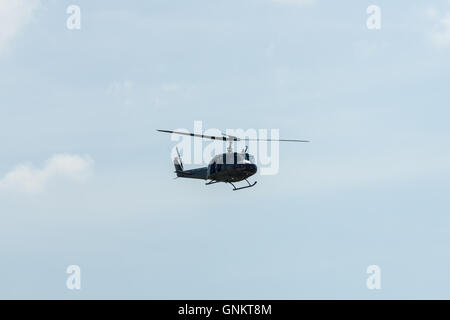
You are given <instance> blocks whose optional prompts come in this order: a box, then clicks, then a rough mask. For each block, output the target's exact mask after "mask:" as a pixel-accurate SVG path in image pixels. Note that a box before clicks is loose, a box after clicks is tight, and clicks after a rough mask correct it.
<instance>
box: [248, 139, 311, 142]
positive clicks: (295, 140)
mask: <svg viewBox="0 0 450 320" xmlns="http://www.w3.org/2000/svg"><path fill="white" fill-rule="evenodd" d="M242 140H248V141H282V142H309V140H297V139H242Z"/></svg>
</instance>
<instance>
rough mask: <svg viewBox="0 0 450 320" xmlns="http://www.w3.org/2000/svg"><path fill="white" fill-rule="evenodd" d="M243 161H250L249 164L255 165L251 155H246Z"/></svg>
mask: <svg viewBox="0 0 450 320" xmlns="http://www.w3.org/2000/svg"><path fill="white" fill-rule="evenodd" d="M245 160H248V161H250V162H251V163H255V157H254V156H252V155H251V154H249V153H246V154H245Z"/></svg>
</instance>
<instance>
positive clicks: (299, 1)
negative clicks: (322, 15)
mask: <svg viewBox="0 0 450 320" xmlns="http://www.w3.org/2000/svg"><path fill="white" fill-rule="evenodd" d="M272 1H273V2H277V3H282V4H292V5H308V4H313V3H314V2H315V0H272Z"/></svg>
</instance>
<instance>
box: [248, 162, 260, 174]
mask: <svg viewBox="0 0 450 320" xmlns="http://www.w3.org/2000/svg"><path fill="white" fill-rule="evenodd" d="M247 171H249V172H250V173H251V174H255V173H256V171H258V168H257V167H256V164H253V163H249V164H247Z"/></svg>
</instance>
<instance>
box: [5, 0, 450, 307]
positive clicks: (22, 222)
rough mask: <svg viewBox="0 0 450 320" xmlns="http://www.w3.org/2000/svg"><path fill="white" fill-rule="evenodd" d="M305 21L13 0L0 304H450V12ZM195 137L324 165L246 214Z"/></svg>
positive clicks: (226, 10) (386, 6)
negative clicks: (228, 139)
mask: <svg viewBox="0 0 450 320" xmlns="http://www.w3.org/2000/svg"><path fill="white" fill-rule="evenodd" d="M11 2H15V3H16V5H11ZM302 2H304V1H295V0H292V1H274V0H240V1H234V0H233V1H231V0H227V1H206V0H192V1H184V0H183V1H181V0H179V1H167V0H160V1H154V0H152V1H145V2H144V1H137V0H135V1H126V2H125V1H100V0H97V1H87V0H72V1H50V0H48V1H45V0H41V1H37V0H0V3H1V4H0V17H8V19H0V30H3V31H0V71H1V72H0V99H1V100H0V101H1V102H0V138H1V140H0V141H1V147H2V148H1V149H0V159H1V160H0V179H1V180H0V213H1V223H0V256H1V263H0V271H1V272H0V298H62V299H70V298H86V299H90V298H167V299H172V298H179V299H188V298H191V299H196V298H204V299H206V298H268V299H272V298H273V299H300V298H332V299H335V298H361V299H372V298H386V299H390V298H450V294H449V289H448V288H449V287H450V276H449V274H448V270H450V256H449V253H448V245H449V244H450V233H449V232H448V230H449V226H450V217H449V211H450V205H449V202H448V190H449V186H450V182H449V177H450V150H449V144H450V143H449V140H450V128H449V125H448V122H449V121H448V119H449V117H450V110H449V101H450V90H449V80H450V76H449V71H450V59H449V58H450V2H449V1H395V2H393V1H386V0H384V1H359V0H358V1H356V0H355V1H339V2H338V1H324V0H315V1H312V2H311V3H309V4H303V3H302ZM70 4H76V5H79V6H80V8H81V30H68V29H67V28H66V19H67V18H68V16H69V15H68V14H66V8H67V7H68V6H69V5H70ZM371 4H376V5H379V6H380V8H381V17H382V22H381V23H382V24H381V30H368V29H367V27H366V19H367V14H366V8H367V7H368V6H369V5H371ZM17 5H20V6H21V7H17ZM194 120H202V121H203V125H204V127H205V128H219V129H223V130H225V129H227V128H244V129H247V128H267V129H270V128H279V129H280V135H281V136H282V137H285V138H299V139H310V140H311V141H312V143H310V144H302V145H297V144H295V145H290V144H284V145H281V147H280V151H281V154H280V157H281V167H280V172H279V174H277V175H275V176H257V177H256V180H258V184H257V185H256V187H255V188H253V189H247V190H243V191H240V192H232V191H231V188H230V187H229V186H227V185H221V184H216V185H212V186H204V183H203V182H202V181H189V180H186V181H183V180H181V179H177V180H174V179H173V176H174V174H173V166H172V163H171V159H170V150H171V148H172V147H173V142H171V141H170V137H169V136H167V135H162V134H157V133H156V132H155V129H159V128H162V129H172V128H173V129H175V128H188V129H189V128H192V126H193V122H194ZM61 154H70V155H73V157H75V158H74V159H72V162H70V164H67V162H65V160H61V158H60V157H59V158H58V156H57V155H61ZM55 155H56V156H55ZM75 155H77V156H75ZM46 161H47V162H46ZM20 164H25V166H23V167H20V168H21V169H20V170H19V169H18V168H17V166H18V165H20ZM19 173H20V175H19ZM8 174H9V175H8ZM80 174H83V177H82V178H80V179H78V178H79V176H80ZM30 181H31V182H32V183H34V184H33V185H31V184H26V185H25V184H24V183H25V182H26V183H31V182H30ZM71 264H76V265H79V266H80V267H81V270H82V289H81V290H80V291H70V290H68V289H67V288H66V286H65V281H66V277H67V275H66V273H65V270H66V267H67V266H68V265H71ZM371 264H376V265H379V266H380V267H381V270H382V289H381V290H379V291H370V290H368V289H367V288H366V284H365V283H366V278H367V276H368V275H367V274H366V273H365V272H366V268H367V266H369V265H371Z"/></svg>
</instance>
